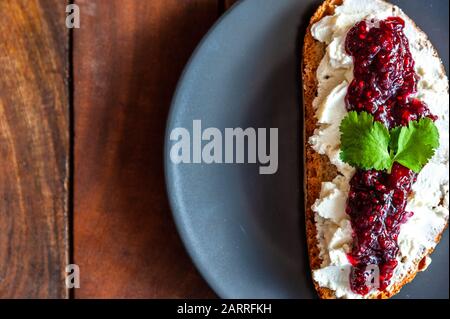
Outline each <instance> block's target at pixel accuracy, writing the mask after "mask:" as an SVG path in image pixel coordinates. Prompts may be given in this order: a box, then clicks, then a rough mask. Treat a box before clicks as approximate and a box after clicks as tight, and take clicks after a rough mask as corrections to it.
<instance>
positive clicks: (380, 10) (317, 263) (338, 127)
mask: <svg viewBox="0 0 450 319" xmlns="http://www.w3.org/2000/svg"><path fill="white" fill-rule="evenodd" d="M302 76H303V93H304V94H303V95H304V108H305V110H304V111H305V112H304V114H305V123H306V124H305V125H306V134H305V136H306V141H305V156H306V159H305V167H306V171H305V176H306V183H305V185H306V186H305V187H306V189H305V194H306V224H307V236H308V250H309V256H310V264H311V270H312V277H313V280H314V284H315V286H316V289H317V291H318V294H319V296H320V297H321V298H389V297H391V296H393V295H394V294H396V293H397V292H398V291H399V290H400V289H401V287H402V286H403V285H405V284H406V283H408V282H409V281H411V280H412V279H413V278H414V277H415V275H416V273H417V272H418V271H422V270H424V269H426V268H427V266H428V264H429V263H430V261H431V259H430V258H429V255H430V254H431V252H432V251H433V249H434V248H435V246H436V244H437V243H438V242H439V240H440V237H441V235H442V232H443V231H444V230H445V228H446V226H447V223H448V205H449V203H448V201H449V148H448V145H449V127H448V126H449V124H448V123H449V96H448V79H447V77H446V75H445V70H444V68H443V66H442V63H441V60H440V59H439V57H438V55H437V52H436V50H435V49H434V48H433V46H432V44H431V43H430V41H429V40H428V38H427V36H426V35H425V34H424V33H423V32H422V31H421V30H420V29H419V28H418V27H417V26H416V25H415V24H414V22H413V21H412V20H411V19H410V18H408V17H407V16H406V15H405V14H404V13H403V12H402V11H401V10H400V9H399V8H398V7H396V6H394V5H392V4H389V3H387V2H385V1H382V0H326V1H325V2H324V3H323V4H322V5H321V6H320V8H319V9H318V10H317V11H316V13H315V14H314V16H313V17H312V19H311V23H310V25H309V27H308V30H307V33H306V37H305V42H304V51H303V63H302Z"/></svg>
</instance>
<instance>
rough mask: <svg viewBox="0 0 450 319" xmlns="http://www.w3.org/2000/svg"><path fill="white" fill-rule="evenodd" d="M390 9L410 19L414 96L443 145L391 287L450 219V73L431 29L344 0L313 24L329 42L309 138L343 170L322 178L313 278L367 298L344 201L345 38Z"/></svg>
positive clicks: (418, 197)
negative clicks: (357, 277)
mask: <svg viewBox="0 0 450 319" xmlns="http://www.w3.org/2000/svg"><path fill="white" fill-rule="evenodd" d="M389 16H400V17H401V18H403V19H404V20H405V23H406V25H405V30H404V32H405V35H406V36H407V37H408V40H409V43H410V51H411V54H412V56H413V58H414V60H415V62H416V63H415V67H416V72H417V74H419V75H420V80H419V83H418V93H417V96H418V98H420V99H421V100H422V101H424V102H425V103H426V104H427V105H428V106H429V108H430V110H431V112H432V113H433V114H434V115H436V116H438V119H437V121H436V123H435V124H436V126H437V127H438V129H439V133H440V147H439V149H438V150H437V151H436V153H435V155H434V157H433V158H432V159H431V160H430V162H429V163H428V164H427V165H426V166H425V167H424V168H423V170H422V171H421V172H420V174H419V175H418V178H417V182H416V183H415V184H414V185H413V187H412V193H411V196H410V198H409V200H408V205H407V211H413V212H414V215H413V217H412V218H410V219H409V220H408V221H407V222H406V223H405V224H404V225H402V227H401V229H400V234H399V238H398V244H399V248H400V254H399V256H398V261H399V264H398V266H397V268H396V270H395V272H394V276H393V277H392V279H391V286H390V287H392V285H393V284H394V283H395V282H399V281H401V280H402V279H403V278H404V276H405V275H406V273H407V272H408V271H410V270H413V267H414V264H415V262H417V260H420V259H422V258H423V256H424V254H425V252H426V251H427V250H429V249H430V248H433V247H434V246H435V245H436V242H435V239H436V237H437V236H438V234H440V233H441V232H442V230H443V229H444V227H445V225H446V223H447V221H448V214H449V211H448V202H449V200H448V197H449V126H448V122H449V96H448V79H447V77H446V75H445V72H444V70H443V69H442V66H441V61H440V59H439V58H438V57H437V56H435V54H434V51H433V48H432V45H431V43H430V42H429V41H428V39H427V38H426V36H425V35H424V34H423V33H419V32H418V31H417V29H415V27H414V26H413V22H412V21H411V20H410V19H409V18H408V17H407V16H406V15H405V14H404V13H403V12H402V11H401V10H400V9H399V8H398V7H396V6H393V5H391V4H388V3H386V2H383V1H379V0H345V1H344V3H343V4H342V5H341V6H339V7H337V8H336V10H335V14H334V15H332V16H326V17H324V18H323V19H321V20H320V21H319V22H317V23H315V24H314V25H313V26H312V28H311V33H312V36H313V37H314V38H315V39H316V40H318V41H321V42H323V43H325V44H326V45H327V48H326V53H325V56H324V57H323V59H322V61H321V63H320V65H319V67H318V70H317V75H316V76H317V81H318V86H317V89H318V92H317V97H316V98H315V100H314V102H313V107H314V108H315V110H316V117H317V121H318V126H317V129H316V130H315V132H314V135H313V136H311V137H310V139H309V143H310V145H311V146H312V148H313V149H314V150H315V151H316V152H318V153H319V154H324V155H326V156H328V158H329V159H330V162H331V163H332V164H333V165H335V166H336V167H337V170H338V172H339V173H340V174H339V175H338V176H337V177H336V178H335V179H334V180H333V181H331V182H324V183H322V189H321V193H320V197H319V198H318V199H317V201H316V202H315V203H314V205H313V206H312V209H313V211H314V212H315V221H316V227H317V239H318V243H319V249H320V257H321V259H322V265H321V268H320V269H317V270H315V271H314V272H313V277H314V280H315V281H316V282H317V283H318V284H319V285H320V286H321V287H326V288H329V289H332V290H333V291H334V292H335V295H336V297H338V298H361V297H362V296H360V295H358V294H354V293H353V292H352V291H351V289H350V284H349V273H350V269H351V265H350V263H349V261H348V260H347V256H346V254H347V253H349V252H350V251H351V247H352V229H351V225H350V219H349V216H348V215H347V214H346V213H345V207H346V201H347V196H348V192H349V188H350V186H349V181H350V179H351V178H352V176H353V174H354V171H355V170H354V168H352V167H351V166H349V165H347V164H346V163H343V162H342V161H341V160H340V158H339V152H340V133H339V125H340V122H341V120H342V119H343V118H344V117H345V115H346V113H347V110H346V107H345V101H344V98H345V95H346V93H347V88H348V85H349V83H351V81H352V79H353V59H352V57H351V56H349V55H348V54H347V53H346V52H345V48H344V45H345V37H346V34H347V32H348V31H349V29H350V28H351V27H353V26H354V25H355V24H356V23H357V22H359V21H361V20H365V19H371V18H376V19H379V20H382V19H385V18H387V17H389ZM427 262H429V261H427ZM390 287H388V289H389V288H390ZM372 293H374V292H372ZM369 296H370V294H369V295H367V296H365V297H369Z"/></svg>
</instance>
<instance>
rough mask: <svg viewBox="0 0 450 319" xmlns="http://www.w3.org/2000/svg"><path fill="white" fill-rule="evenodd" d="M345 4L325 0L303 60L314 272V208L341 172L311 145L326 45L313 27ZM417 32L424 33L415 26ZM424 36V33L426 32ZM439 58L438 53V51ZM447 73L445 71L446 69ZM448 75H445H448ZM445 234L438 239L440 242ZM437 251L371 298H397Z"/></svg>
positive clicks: (328, 295) (330, 294) (330, 295)
mask: <svg viewBox="0 0 450 319" xmlns="http://www.w3.org/2000/svg"><path fill="white" fill-rule="evenodd" d="M342 2H343V0H325V2H323V3H322V5H321V6H320V7H319V8H318V9H317V11H316V12H315V13H314V15H313V16H312V18H311V21H310V23H309V26H308V28H307V31H306V35H305V39H304V46H303V57H302V80H303V107H304V123H305V134H304V136H305V141H304V155H305V163H304V168H305V175H304V176H305V197H306V198H305V205H306V207H305V215H306V216H305V218H306V233H307V245H308V252H309V260H310V267H311V271H313V270H315V269H318V268H320V266H321V263H322V260H321V258H320V257H319V253H320V251H319V246H318V240H317V229H316V224H315V218H314V215H315V213H314V212H313V211H312V209H311V206H312V205H313V204H314V202H315V201H316V199H317V198H318V197H319V194H320V190H321V184H322V182H325V181H331V180H333V179H334V178H335V177H336V175H337V170H336V167H335V166H334V165H332V164H331V163H330V161H329V159H328V157H327V156H326V155H320V154H318V153H316V152H315V151H314V150H313V149H312V148H311V147H310V145H309V143H308V139H309V137H310V136H312V135H313V134H314V130H315V129H316V127H317V120H316V118H315V110H314V108H313V100H314V98H315V97H316V93H317V79H316V71H317V68H318V66H319V63H320V61H321V60H322V58H323V56H324V54H325V45H324V44H323V43H321V42H319V41H317V40H315V39H314V38H313V36H312V35H311V27H312V25H313V24H314V23H316V22H318V21H319V20H321V19H322V18H323V17H325V16H327V15H332V14H333V13H334V10H335V7H336V6H339V5H341V4H342ZM414 27H415V29H416V30H417V32H422V31H421V30H420V29H419V28H418V27H417V26H415V25H414ZM422 33H423V32H422ZM434 52H435V54H436V55H437V53H436V50H434ZM442 69H443V70H444V67H443V66H442ZM444 73H445V71H444ZM441 235H442V233H441V234H440V235H439V236H438V237H437V238H436V242H438V241H439V240H440V238H441ZM432 251H433V249H430V250H428V251H427V252H426V253H425V254H424V256H421V257H420V258H417V260H415V261H414V263H413V264H414V266H413V267H411V269H410V270H409V271H408V272H407V273H405V274H404V276H402V279H401V280H400V281H398V282H395V283H394V284H393V286H392V288H391V289H390V290H389V291H384V292H378V293H376V294H374V295H371V296H370V298H377V299H386V298H390V297H392V296H393V295H395V294H397V293H398V292H399V291H400V289H401V288H402V287H403V286H404V285H405V284H407V283H408V282H410V281H411V280H413V279H414V277H415V276H416V274H417V272H418V271H420V270H422V268H423V267H424V264H425V258H426V257H427V256H428V255H430V254H431V253H432ZM314 285H315V288H316V290H317V293H318V295H319V297H320V298H323V299H334V298H336V296H335V294H334V291H332V290H330V289H328V288H324V287H320V286H319V285H318V283H317V282H314Z"/></svg>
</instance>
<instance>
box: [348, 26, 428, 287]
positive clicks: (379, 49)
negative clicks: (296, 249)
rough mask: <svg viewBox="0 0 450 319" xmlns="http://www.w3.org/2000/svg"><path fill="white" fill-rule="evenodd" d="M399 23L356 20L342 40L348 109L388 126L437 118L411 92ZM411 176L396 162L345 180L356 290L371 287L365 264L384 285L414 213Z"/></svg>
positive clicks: (413, 81) (413, 84) (409, 61)
mask: <svg viewBox="0 0 450 319" xmlns="http://www.w3.org/2000/svg"><path fill="white" fill-rule="evenodd" d="M404 26H405V23H404V21H403V20H402V19H401V18H397V17H391V18H387V19H386V20H384V21H375V20H371V21H361V22H359V23H358V24H356V25H355V26H354V27H353V28H352V29H351V30H350V31H349V32H348V34H347V38H346V43H345V45H346V51H347V53H348V54H350V55H351V56H352V57H353V61H354V66H355V67H354V80H353V81H352V83H351V84H350V86H349V89H348V93H347V96H346V106H347V109H348V110H349V111H350V110H354V111H359V112H361V111H365V112H368V113H370V114H372V115H373V116H374V118H375V120H377V121H379V122H381V123H383V124H384V125H385V126H386V127H388V128H393V127H395V126H399V125H407V124H408V123H409V122H410V121H413V120H418V119H420V118H423V117H429V118H431V119H433V120H435V119H436V118H435V117H434V116H433V115H432V114H431V112H430V110H429V109H428V107H427V105H426V104H425V103H423V102H421V101H420V100H418V99H416V98H412V97H411V95H412V94H414V93H416V92H417V80H418V76H417V74H416V73H415V71H414V60H413V58H412V56H411V52H410V50H409V43H408V39H407V38H406V36H405V34H404V33H403V29H404ZM416 178H417V174H416V173H414V172H413V171H411V170H409V169H408V168H406V167H404V166H402V165H400V164H397V163H395V164H394V165H393V168H392V171H391V173H390V174H389V173H388V172H386V171H377V170H357V172H356V173H355V175H354V176H353V178H352V180H351V181H350V192H349V197H348V201H347V208H346V212H347V214H348V215H349V216H350V219H351V225H352V229H353V248H352V251H351V252H350V253H349V254H348V259H349V261H350V263H351V264H352V266H353V267H352V271H351V273H350V286H351V288H352V290H353V291H354V292H355V293H358V294H361V295H366V294H367V293H368V292H369V291H370V289H371V288H370V287H369V284H368V280H369V279H370V278H371V277H372V274H371V273H370V271H369V270H368V269H371V268H370V267H368V266H369V265H370V266H378V269H379V276H380V282H379V289H380V290H385V289H386V288H387V286H388V285H389V283H390V279H391V277H392V275H393V272H394V269H395V267H396V266H397V255H398V251H399V248H398V243H397V238H398V235H399V232H400V226H401V225H402V224H403V223H405V222H406V221H407V219H408V218H409V217H410V216H412V214H413V213H412V212H406V211H405V207H406V203H407V197H408V194H409V192H410V190H411V185H412V184H413V183H414V182H415V180H416Z"/></svg>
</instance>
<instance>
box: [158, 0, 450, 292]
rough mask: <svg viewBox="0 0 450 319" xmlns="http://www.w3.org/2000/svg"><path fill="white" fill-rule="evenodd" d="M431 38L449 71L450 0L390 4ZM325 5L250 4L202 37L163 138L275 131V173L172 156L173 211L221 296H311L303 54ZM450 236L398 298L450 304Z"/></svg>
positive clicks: (261, 0)
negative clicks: (197, 127)
mask: <svg viewBox="0 0 450 319" xmlns="http://www.w3.org/2000/svg"><path fill="white" fill-rule="evenodd" d="M394 2H395V3H397V4H399V5H400V7H401V8H403V9H404V11H406V13H407V14H409V15H410V17H412V18H413V19H414V20H415V21H416V23H417V24H418V25H419V26H420V27H421V28H422V29H423V30H424V31H425V32H426V33H427V34H428V35H429V36H430V38H431V41H432V42H433V43H434V44H435V45H436V47H437V49H438V51H439V53H440V55H441V57H442V59H443V60H444V63H445V66H446V68H447V70H448V12H449V11H448V6H449V3H448V1H447V0H442V1H438V0H433V1H419V0H417V1H411V0H408V1H407V0H403V1H394ZM319 3H320V1H313V0H309V1H307V0H277V1H275V0H244V1H242V2H240V3H239V4H238V5H236V6H235V7H234V8H233V9H232V10H231V11H229V12H228V13H227V14H226V15H225V16H224V17H223V18H222V19H221V20H220V21H219V22H218V23H217V24H216V25H215V26H214V27H213V29H212V30H211V31H210V32H209V34H208V35H207V36H206V37H205V39H204V40H203V41H202V43H201V44H200V46H199V47H198V49H197V50H196V52H195V54H194V55H193V57H192V59H191V61H190V63H189V64H188V66H187V68H186V70H185V72H184V75H183V76H182V78H181V80H180V83H179V86H178V89H177V91H176V94H175V97H174V100H173V105H172V109H171V112H170V116H169V119H168V128H167V132H170V131H171V130H172V129H173V128H175V127H184V128H188V129H190V130H191V127H192V121H193V120H194V119H200V120H201V121H202V126H203V127H204V128H206V127H217V128H219V129H221V130H223V129H224V128H226V127H233V128H235V127H244V128H247V127H254V128H258V127H266V128H269V127H277V128H279V169H278V172H277V173H276V174H275V175H259V174H258V166H257V165H255V164H239V165H238V164H234V165H229V164H228V165H226V164H213V165H207V164H181V165H174V164H172V162H171V161H170V159H169V154H168V152H169V148H170V147H171V146H172V142H170V141H169V139H168V136H166V154H165V164H166V179H167V189H168V194H169V198H170V203H171V206H172V210H173V215H174V218H175V221H176V224H177V227H178V230H179V232H180V234H181V237H182V239H183V241H184V243H185V245H186V248H187V250H188V252H189V254H190V255H191V257H192V260H193V261H194V263H195V264H196V266H197V267H198V269H199V270H200V272H201V273H202V275H203V276H204V278H205V279H206V280H207V282H208V283H209V284H210V285H211V287H212V288H213V289H214V290H215V291H216V292H217V294H218V295H219V296H220V297H224V298H315V292H314V290H313V288H312V283H311V278H310V274H309V267H308V262H307V254H306V247H305V231H304V224H303V210H302V207H303V193H302V188H303V181H302V174H301V172H302V170H303V168H302V161H303V160H302V154H301V151H300V146H301V144H302V139H303V137H302V136H301V132H302V114H301V112H300V109H301V107H300V106H301V105H302V102H301V94H300V91H299V88H300V83H299V58H300V53H299V52H300V48H301V45H302V39H303V36H304V32H305V29H306V25H307V23H308V20H309V18H310V16H311V15H312V13H313V12H314V11H315V9H316V8H317V6H318V5H319ZM448 252H449V240H448V232H446V233H445V235H444V237H443V239H442V242H441V243H440V245H439V246H438V248H437V250H436V252H435V253H434V255H433V263H432V264H431V266H430V268H429V270H428V271H427V272H425V273H421V274H419V275H418V276H417V278H416V280H415V281H414V282H413V283H411V284H409V285H407V286H406V287H405V288H404V289H403V290H402V292H401V293H400V294H399V295H398V298H448V295H449V286H448V283H449V276H448V274H449V264H448Z"/></svg>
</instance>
